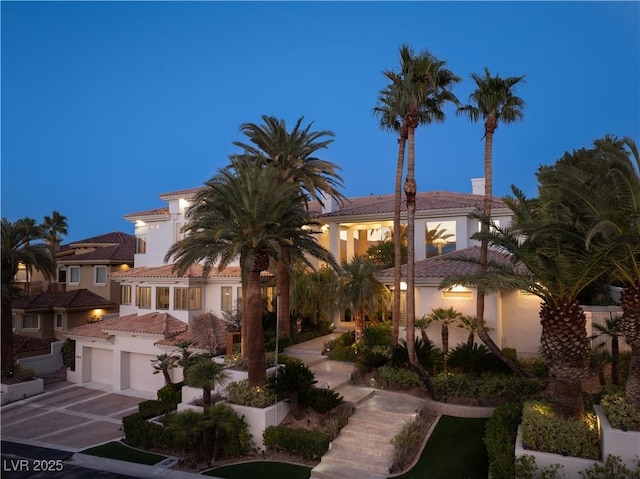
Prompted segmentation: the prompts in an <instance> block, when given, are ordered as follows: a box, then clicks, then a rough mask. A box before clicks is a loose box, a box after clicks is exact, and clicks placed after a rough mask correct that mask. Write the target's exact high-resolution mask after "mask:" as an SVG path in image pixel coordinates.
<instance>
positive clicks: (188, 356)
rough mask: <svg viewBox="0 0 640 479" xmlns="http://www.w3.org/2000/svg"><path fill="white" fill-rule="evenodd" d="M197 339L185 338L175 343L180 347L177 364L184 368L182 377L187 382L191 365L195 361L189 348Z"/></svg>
mask: <svg viewBox="0 0 640 479" xmlns="http://www.w3.org/2000/svg"><path fill="white" fill-rule="evenodd" d="M194 342H195V341H191V340H183V341H178V342H177V343H174V346H175V347H176V348H178V349H180V352H179V354H180V355H179V356H178V358H177V359H176V365H177V366H180V367H181V368H182V379H183V380H184V381H185V382H186V381H187V378H188V377H189V366H191V363H192V362H193V358H192V353H191V351H189V348H190V347H191V346H192V345H193V344H194Z"/></svg>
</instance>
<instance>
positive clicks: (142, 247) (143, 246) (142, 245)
mask: <svg viewBox="0 0 640 479" xmlns="http://www.w3.org/2000/svg"><path fill="white" fill-rule="evenodd" d="M146 252H147V235H136V253H137V254H145V253H146Z"/></svg>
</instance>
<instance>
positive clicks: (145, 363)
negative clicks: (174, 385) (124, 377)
mask: <svg viewBox="0 0 640 479" xmlns="http://www.w3.org/2000/svg"><path fill="white" fill-rule="evenodd" d="M154 359H156V357H155V356H152V355H150V354H138V353H129V387H130V388H131V389H137V390H139V391H148V392H155V391H157V390H158V389H159V388H161V387H162V386H163V385H164V379H163V376H162V373H159V374H153V371H154V369H153V366H152V365H151V361H153V360H154Z"/></svg>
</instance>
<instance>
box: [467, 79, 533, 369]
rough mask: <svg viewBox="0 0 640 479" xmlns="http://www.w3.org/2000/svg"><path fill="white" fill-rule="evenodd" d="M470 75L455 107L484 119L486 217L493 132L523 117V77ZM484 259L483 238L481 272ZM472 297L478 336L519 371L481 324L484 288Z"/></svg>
mask: <svg viewBox="0 0 640 479" xmlns="http://www.w3.org/2000/svg"><path fill="white" fill-rule="evenodd" d="M471 78H472V79H473V81H474V82H475V83H476V89H475V90H474V91H473V92H472V93H471V95H469V104H468V105H465V106H461V107H459V108H458V110H457V112H458V114H460V115H465V116H468V117H469V119H470V120H471V121H472V122H474V123H475V122H477V121H478V120H480V119H483V120H484V204H483V212H482V214H483V216H484V217H485V218H487V219H488V220H489V219H490V218H491V205H492V203H493V173H492V164H493V135H494V133H495V131H496V129H497V128H498V125H499V124H500V123H504V124H509V123H513V122H515V121H517V120H520V119H522V117H523V116H524V100H522V98H520V97H518V96H516V94H515V87H516V86H517V85H518V84H519V83H521V82H523V81H524V76H520V77H508V78H501V77H500V75H498V74H496V75H495V76H491V73H490V72H489V69H488V68H486V67H485V70H484V76H480V75H478V74H476V73H473V74H472V75H471ZM482 228H485V229H486V228H488V223H487V222H483V223H482ZM487 258H488V244H487V241H486V240H485V241H482V242H481V245H480V268H481V270H482V271H485V270H486V269H487ZM476 299H477V302H476V320H477V322H478V326H477V328H476V330H477V332H478V336H479V337H480V339H481V340H482V342H483V343H484V344H485V345H486V346H487V347H488V348H489V349H490V350H491V352H492V353H493V354H495V355H496V356H497V357H499V358H500V359H501V360H502V361H503V362H504V363H505V364H507V365H508V366H509V367H510V368H511V369H512V370H514V371H516V372H519V371H518V367H517V364H516V363H515V362H514V361H512V360H511V359H510V358H509V357H508V356H506V355H505V354H504V353H503V352H502V351H501V350H500V348H499V347H498V345H497V344H496V343H495V342H494V341H493V340H492V339H491V336H489V333H488V332H487V330H486V328H485V326H484V306H485V294H484V291H481V290H478V291H477V295H476Z"/></svg>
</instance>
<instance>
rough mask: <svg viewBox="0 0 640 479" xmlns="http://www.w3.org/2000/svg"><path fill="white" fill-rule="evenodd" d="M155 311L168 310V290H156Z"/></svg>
mask: <svg viewBox="0 0 640 479" xmlns="http://www.w3.org/2000/svg"><path fill="white" fill-rule="evenodd" d="M156 309H169V288H165V287H162V288H160V287H158V288H156Z"/></svg>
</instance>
